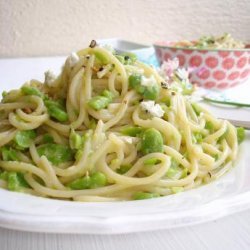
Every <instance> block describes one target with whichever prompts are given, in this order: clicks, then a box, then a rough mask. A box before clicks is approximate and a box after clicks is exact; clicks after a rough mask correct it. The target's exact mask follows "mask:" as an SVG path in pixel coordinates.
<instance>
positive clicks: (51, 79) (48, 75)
mask: <svg viewBox="0 0 250 250" xmlns="http://www.w3.org/2000/svg"><path fill="white" fill-rule="evenodd" d="M44 75H45V83H46V84H47V85H48V86H51V85H52V84H53V82H54V81H55V79H56V75H55V74H54V73H53V72H52V71H51V70H48V71H46V72H45V73H44Z"/></svg>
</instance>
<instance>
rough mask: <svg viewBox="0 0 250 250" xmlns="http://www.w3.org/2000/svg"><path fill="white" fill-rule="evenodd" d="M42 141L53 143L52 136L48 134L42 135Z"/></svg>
mask: <svg viewBox="0 0 250 250" xmlns="http://www.w3.org/2000/svg"><path fill="white" fill-rule="evenodd" d="M43 143H54V138H53V136H52V135H50V134H45V135H44V136H43Z"/></svg>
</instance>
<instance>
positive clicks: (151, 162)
mask: <svg viewBox="0 0 250 250" xmlns="http://www.w3.org/2000/svg"><path fill="white" fill-rule="evenodd" d="M160 162H161V161H160V160H159V159H158V158H155V157H154V158H150V159H147V160H145V161H144V162H143V163H144V165H146V166H147V165H149V166H150V165H156V164H159V163H160Z"/></svg>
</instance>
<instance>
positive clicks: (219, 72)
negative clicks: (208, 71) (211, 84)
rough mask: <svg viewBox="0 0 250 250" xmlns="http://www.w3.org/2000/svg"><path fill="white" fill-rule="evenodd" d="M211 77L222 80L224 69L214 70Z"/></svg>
mask: <svg viewBox="0 0 250 250" xmlns="http://www.w3.org/2000/svg"><path fill="white" fill-rule="evenodd" d="M213 77H214V79H216V80H223V79H225V77H226V73H225V72H224V71H222V70H216V71H214V73H213Z"/></svg>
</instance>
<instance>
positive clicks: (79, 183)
mask: <svg viewBox="0 0 250 250" xmlns="http://www.w3.org/2000/svg"><path fill="white" fill-rule="evenodd" d="M90 186H91V178H90V176H85V177H82V178H78V179H76V180H74V181H72V182H71V183H70V184H69V185H68V187H70V188H71V189H74V190H81V189H88V188H90Z"/></svg>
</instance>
